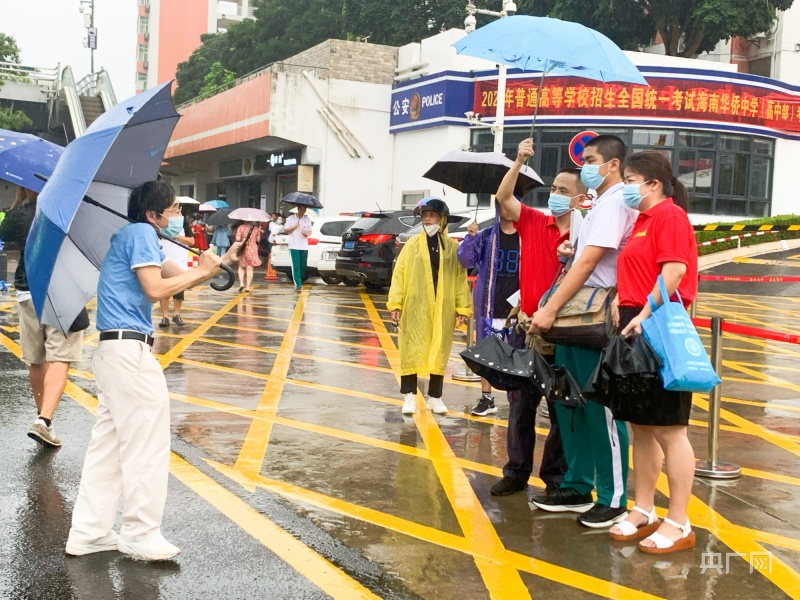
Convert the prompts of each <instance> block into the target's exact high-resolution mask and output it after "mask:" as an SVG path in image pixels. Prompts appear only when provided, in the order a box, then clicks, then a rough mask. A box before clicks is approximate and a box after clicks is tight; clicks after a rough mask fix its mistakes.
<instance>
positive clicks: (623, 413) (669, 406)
mask: <svg viewBox="0 0 800 600" xmlns="http://www.w3.org/2000/svg"><path fill="white" fill-rule="evenodd" d="M641 311H642V307H641V306H638V307H635V306H620V307H619V331H622V329H624V328H625V326H626V325H627V324H628V323H630V322H631V319H633V318H634V317H635V316H636V315H638V314H639V313H640V312H641ZM691 410H692V393H691V392H672V391H670V390H666V389H664V388H663V387H662V388H660V389H659V390H658V391H657V392H656V393H654V394H649V395H648V397H647V398H640V397H637V398H613V399H612V401H611V411H612V412H613V413H614V418H615V419H616V420H618V421H628V422H629V423H633V424H635V425H654V426H668V425H688V424H689V414H690V413H691Z"/></svg>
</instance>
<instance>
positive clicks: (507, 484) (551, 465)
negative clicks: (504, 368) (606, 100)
mask: <svg viewBox="0 0 800 600" xmlns="http://www.w3.org/2000/svg"><path fill="white" fill-rule="evenodd" d="M531 156H533V140H531V139H526V140H523V141H522V142H520V144H519V147H518V150H517V159H516V161H515V162H514V166H513V167H512V168H511V169H510V170H509V171H508V173H507V174H506V176H505V177H504V178H503V181H502V183H501V184H500V187H499V188H498V189H497V194H496V196H495V201H496V202H498V203H499V204H500V206H501V210H502V211H503V216H504V218H506V219H510V220H512V221H513V222H514V226H515V227H516V228H517V231H518V232H519V236H520V276H519V285H520V310H521V311H522V312H523V313H525V314H526V315H528V316H532V315H533V313H535V312H536V310H537V308H538V306H539V300H540V299H541V297H542V296H543V295H544V293H545V292H546V291H547V290H548V288H549V287H550V286H551V285H552V283H553V279H554V278H555V276H556V273H557V272H558V270H559V268H560V263H559V261H558V254H557V253H556V249H557V248H558V246H559V245H560V244H561V243H562V242H564V241H566V240H567V239H569V226H570V218H571V214H572V209H574V208H575V207H577V206H578V205H579V204H580V203H581V201H582V200H583V198H585V197H586V193H587V191H588V190H587V189H586V186H584V185H583V183H581V178H580V171H579V170H578V169H564V170H562V171H561V172H560V173H559V174H558V175H556V178H555V179H554V180H553V184H552V186H551V187H550V198H549V200H548V208H550V212H551V213H553V216H547V215H545V214H544V213H543V212H541V211H539V210H536V209H534V208H530V207H529V206H525V205H524V204H522V202H520V201H519V200H518V199H517V198H516V197H515V196H514V193H513V192H514V183H515V182H516V180H517V176H518V175H519V172H520V170H521V169H522V165H523V164H524V163H525V161H526V160H527V159H528V158H529V157H531ZM551 359H552V357H550V358H549V360H551ZM528 394H529V392H527V391H523V390H515V391H510V392H508V402H509V414H508V434H507V436H506V450H507V452H508V462H507V463H506V465H505V466H504V467H503V478H502V479H501V480H500V481H499V482H497V483H496V484H495V485H494V486H492V489H491V493H492V495H494V496H505V495H507V494H513V493H514V492H518V491H521V490H524V489H525V488H526V487H527V485H528V478H529V477H530V475H531V472H532V471H533V447H534V443H535V441H536V432H535V429H534V428H535V426H536V409H537V408H538V407H539V402H540V401H541V397H528ZM548 409H549V413H550V415H549V416H550V433H549V434H548V436H547V439H546V440H545V445H544V453H543V455H542V464H541V467H540V468H539V477H540V478H541V479H542V481H544V483H545V485H546V486H547V490H546V491H547V493H548V494H549V493H550V492H552V491H555V490H557V489H558V488H559V486H560V484H561V479H562V478H563V476H564V472H565V471H566V469H567V463H566V461H565V460H564V451H563V449H562V447H561V435H560V433H559V429H558V422H557V421H556V418H555V415H556V411H555V409H554V408H553V407H550V406H548Z"/></svg>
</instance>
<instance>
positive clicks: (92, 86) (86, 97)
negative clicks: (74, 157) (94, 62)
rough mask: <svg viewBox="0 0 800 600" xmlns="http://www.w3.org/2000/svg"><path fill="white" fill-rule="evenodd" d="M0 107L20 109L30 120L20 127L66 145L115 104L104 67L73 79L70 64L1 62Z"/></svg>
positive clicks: (26, 131)
mask: <svg viewBox="0 0 800 600" xmlns="http://www.w3.org/2000/svg"><path fill="white" fill-rule="evenodd" d="M0 80H2V87H0V108H11V109H12V110H21V111H22V112H24V113H25V114H26V115H27V116H28V118H30V119H31V120H32V121H33V123H32V124H31V125H28V126H26V127H24V128H23V131H24V132H25V133H32V134H34V135H38V136H39V137H42V138H44V139H47V140H50V141H52V142H54V143H57V144H61V145H66V144H67V143H69V142H70V141H72V140H74V139H75V138H76V137H78V136H80V135H82V134H83V133H84V132H85V131H86V128H87V127H89V125H91V124H92V123H93V122H94V121H95V119H97V117H99V116H100V115H101V114H103V113H104V112H105V111H107V110H108V109H109V108H111V107H112V106H114V105H115V104H116V103H117V99H116V96H115V95H114V90H113V88H112V87H111V80H110V78H109V75H108V73H107V72H106V71H105V70H104V69H103V70H100V71H98V72H97V73H92V74H89V75H86V76H85V77H83V78H82V79H80V80H78V81H76V80H75V76H74V74H73V72H72V69H71V68H70V67H69V66H65V67H61V65H58V66H56V67H55V68H51V69H43V68H39V67H29V66H24V65H17V64H12V63H2V62H0Z"/></svg>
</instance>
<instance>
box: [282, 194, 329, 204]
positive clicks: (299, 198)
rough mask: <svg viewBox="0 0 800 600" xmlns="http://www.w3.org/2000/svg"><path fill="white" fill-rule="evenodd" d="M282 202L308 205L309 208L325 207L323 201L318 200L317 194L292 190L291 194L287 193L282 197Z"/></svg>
mask: <svg viewBox="0 0 800 600" xmlns="http://www.w3.org/2000/svg"><path fill="white" fill-rule="evenodd" d="M281 202H283V203H284V204H295V205H298V206H308V207H309V208H324V207H323V206H322V203H321V202H320V201H319V200H317V198H316V197H315V196H312V195H311V194H306V193H303V192H292V193H291V194H286V195H285V196H284V197H283V198H281Z"/></svg>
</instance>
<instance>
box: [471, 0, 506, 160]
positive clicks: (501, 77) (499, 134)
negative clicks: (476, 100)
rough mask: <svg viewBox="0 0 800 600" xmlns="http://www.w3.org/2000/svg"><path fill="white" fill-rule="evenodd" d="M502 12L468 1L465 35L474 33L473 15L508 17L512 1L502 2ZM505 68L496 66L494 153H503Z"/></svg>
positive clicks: (501, 65) (493, 126)
mask: <svg viewBox="0 0 800 600" xmlns="http://www.w3.org/2000/svg"><path fill="white" fill-rule="evenodd" d="M502 2H503V10H501V11H500V12H496V11H493V10H484V9H482V8H478V7H477V6H475V3H474V2H473V0H468V2H467V6H466V11H467V18H466V19H464V29H465V30H466V32H467V33H472V32H473V31H475V26H476V25H477V21H476V19H475V15H476V14H478V15H489V16H492V17H510V16H513V15H515V14H516V13H517V5H516V4H515V3H514V2H513V1H512V0H502ZM507 70H508V69H507V67H506V66H505V65H504V64H500V65H498V72H497V109H496V111H495V118H494V125H492V133H493V134H494V151H495V152H503V123H504V121H505V116H506V74H507Z"/></svg>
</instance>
